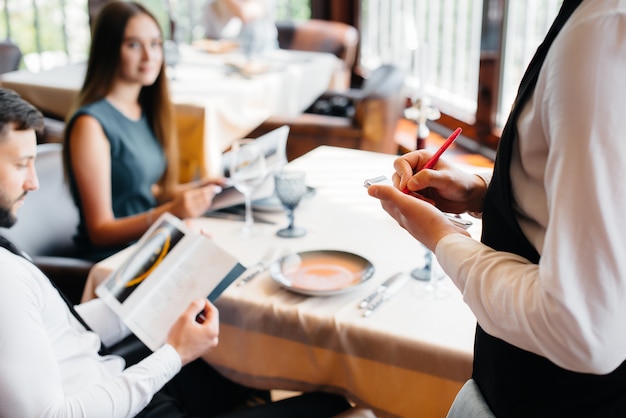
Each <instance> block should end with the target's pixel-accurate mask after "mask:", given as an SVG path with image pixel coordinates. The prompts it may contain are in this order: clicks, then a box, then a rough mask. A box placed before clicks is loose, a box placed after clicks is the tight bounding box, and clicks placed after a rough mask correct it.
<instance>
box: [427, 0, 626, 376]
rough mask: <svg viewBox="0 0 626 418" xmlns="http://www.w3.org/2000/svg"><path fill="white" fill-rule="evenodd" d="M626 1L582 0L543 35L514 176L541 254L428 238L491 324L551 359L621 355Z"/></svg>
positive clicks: (584, 362) (615, 362)
mask: <svg viewBox="0 0 626 418" xmlns="http://www.w3.org/2000/svg"><path fill="white" fill-rule="evenodd" d="M625 69H626V1H624V0H594V1H585V2H583V3H582V4H581V6H579V7H578V9H577V10H576V11H575V12H574V14H573V15H572V17H571V18H570V19H569V21H568V22H567V23H566V25H565V26H564V27H563V29H562V30H561V33H560V34H559V35H558V37H557V38H556V40H555V42H554V44H553V45H552V47H551V49H550V51H549V52H548V55H547V57H546V60H545V62H544V64H543V67H542V70H541V72H540V74H539V79H538V82H537V86H536V89H535V92H534V94H533V96H532V97H531V98H530V99H529V101H528V103H527V104H526V105H525V108H524V109H523V111H522V113H521V115H520V118H519V120H518V124H517V128H518V140H517V141H516V147H514V150H513V156H512V164H511V178H512V186H513V193H514V198H515V202H516V203H517V207H515V208H514V210H515V212H516V214H517V219H518V221H519V223H520V226H521V228H522V230H523V231H524V234H525V235H526V237H528V239H529V241H530V242H531V243H532V244H533V245H534V247H535V248H536V249H537V251H538V252H539V254H541V260H540V262H539V264H538V265H535V264H531V263H530V262H528V260H525V259H524V258H522V257H519V256H517V255H514V254H508V253H503V252H495V251H493V250H491V249H490V248H488V247H486V246H484V245H482V244H480V243H478V242H475V241H472V240H471V239H469V238H466V237H462V236H447V237H446V238H444V239H442V240H441V241H440V242H439V244H438V245H437V248H436V255H437V257H438V259H439V261H440V263H441V265H442V266H443V268H444V269H445V271H446V272H447V273H448V274H449V275H450V277H451V278H452V279H453V280H454V282H455V283H456V285H457V286H458V287H459V289H460V290H461V291H462V292H463V297H464V300H465V301H466V303H467V304H468V305H469V306H470V308H471V309H472V311H473V312H474V314H475V315H476V318H477V320H478V322H479V323H480V325H481V326H482V327H483V329H484V330H485V331H486V332H488V333H489V334H491V335H493V336H495V337H498V338H501V339H503V340H505V341H507V342H509V343H510V344H513V345H515V346H518V347H520V348H522V349H525V350H528V351H531V352H534V353H536V354H539V355H541V356H544V357H546V358H548V359H549V360H551V361H552V362H554V363H556V364H557V365H559V366H561V367H563V368H565V369H569V370H573V371H577V372H586V373H597V374H605V373H608V372H611V371H612V370H614V369H615V368H617V367H618V366H619V365H620V364H621V363H622V362H623V361H624V360H626V332H624V330H625V328H624V324H625V323H626V217H625V214H626V185H625V184H624V180H625V179H626V76H624V74H625Z"/></svg>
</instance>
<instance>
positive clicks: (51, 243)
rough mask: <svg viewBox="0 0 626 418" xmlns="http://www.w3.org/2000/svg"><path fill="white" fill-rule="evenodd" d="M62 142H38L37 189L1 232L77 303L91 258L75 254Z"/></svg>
mask: <svg viewBox="0 0 626 418" xmlns="http://www.w3.org/2000/svg"><path fill="white" fill-rule="evenodd" d="M62 148H63V146H62V144H56V143H54V144H41V145H38V146H37V159H36V160H35V169H36V170H37V176H38V177H39V190H37V191H34V192H32V193H29V194H28V195H27V196H26V203H25V204H24V206H23V207H22V208H21V209H20V211H19V212H18V216H17V219H18V220H17V223H16V224H15V225H14V226H13V227H11V228H8V229H4V228H2V229H0V233H1V234H2V235H3V236H5V237H6V238H7V239H9V240H10V241H12V242H13V243H14V244H15V245H17V247H18V248H19V249H21V250H22V251H24V252H26V253H27V254H28V255H29V256H30V257H31V258H32V259H33V262H34V263H35V265H37V266H38V267H39V268H40V269H41V270H42V271H43V272H44V273H46V275H47V276H48V277H49V278H50V279H51V280H52V281H53V282H54V283H55V284H56V286H57V287H58V288H59V289H60V290H61V291H62V292H63V293H64V294H65V296H66V297H67V298H68V299H69V300H70V301H71V302H73V303H79V302H80V299H81V297H82V293H83V288H84V286H85V281H86V280H87V275H88V274H89V270H90V269H91V267H92V266H93V264H94V263H93V262H92V261H88V260H84V259H81V258H78V257H77V255H76V254H77V252H78V251H77V248H76V247H75V245H74V242H73V238H72V237H73V235H74V233H75V232H76V227H77V225H78V219H79V217H78V209H77V208H76V206H75V205H74V201H73V200H72V197H71V194H70V191H69V188H68V187H67V185H66V183H65V180H64V175H63V161H62Z"/></svg>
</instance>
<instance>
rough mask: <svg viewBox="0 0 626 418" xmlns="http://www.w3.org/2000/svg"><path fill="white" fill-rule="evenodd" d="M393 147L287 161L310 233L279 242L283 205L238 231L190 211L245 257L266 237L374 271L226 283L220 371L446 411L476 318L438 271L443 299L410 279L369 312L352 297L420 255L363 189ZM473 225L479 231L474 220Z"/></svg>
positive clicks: (400, 410)
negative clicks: (309, 190)
mask: <svg viewBox="0 0 626 418" xmlns="http://www.w3.org/2000/svg"><path fill="white" fill-rule="evenodd" d="M393 158H394V157H393V156H390V155H385V154H376V153H370V152H366V151H358V150H350V149H343V148H333V147H320V148H317V149H315V150H314V151H312V152H310V153H308V154H306V155H305V156H303V157H301V158H299V159H297V160H294V161H293V162H291V163H290V165H291V166H293V167H297V168H300V169H302V170H304V171H306V173H307V183H308V184H309V185H310V186H313V187H315V188H316V194H315V196H313V197H312V198H310V199H309V200H306V201H304V202H303V203H302V204H301V206H300V207H299V208H298V209H297V210H296V223H297V224H299V225H300V226H304V227H306V228H307V229H308V233H307V235H306V236H304V237H302V238H296V239H283V238H279V237H277V236H276V235H275V232H276V230H277V229H278V228H279V227H282V226H284V225H285V224H286V219H285V215H284V214H283V213H273V214H268V213H266V214H265V216H266V217H269V218H271V219H273V220H274V221H276V222H277V224H276V225H268V224H257V225H256V227H257V228H258V234H257V235H256V236H254V237H251V238H248V239H244V238H242V237H241V236H240V235H239V234H238V230H239V228H241V226H242V224H241V222H232V221H225V220H218V219H209V218H203V219H196V220H193V224H194V225H195V226H196V227H198V228H203V229H205V230H206V231H208V232H209V233H210V234H211V236H212V237H213V238H214V239H215V241H216V242H217V243H218V244H220V245H221V246H223V247H224V248H225V249H227V250H228V251H230V252H231V253H232V254H235V255H236V256H237V257H238V258H239V259H240V261H241V262H242V263H243V264H244V265H246V266H252V265H253V264H254V263H256V262H257V261H258V260H259V259H260V258H261V256H262V255H263V253H264V252H265V249H266V248H267V247H268V246H276V247H288V248H290V249H292V250H295V251H305V250H319V249H332V250H342V251H347V252H351V253H355V254H358V255H361V256H363V257H365V258H367V259H368V260H369V261H371V262H372V264H373V265H374V268H375V273H374V275H373V277H372V278H371V279H370V280H369V281H367V282H365V283H363V284H362V285H360V286H359V287H357V288H356V289H355V290H353V291H351V292H348V293H344V294H340V295H335V296H329V297H309V296H303V295H300V294H295V293H292V292H290V291H288V290H286V289H284V288H282V287H281V286H280V285H278V284H277V283H276V282H274V281H273V280H272V279H271V278H270V277H269V274H268V273H264V274H262V275H260V276H258V277H257V278H255V279H254V280H252V281H251V282H249V283H248V284H246V285H245V286H236V285H233V286H231V287H229V288H228V289H226V291H225V293H224V294H223V295H222V296H221V297H220V299H218V301H217V306H218V308H219V309H220V319H221V335H220V345H219V347H218V348H217V349H215V350H213V351H212V352H210V353H207V354H206V355H205V356H204V357H205V359H206V360H207V361H209V362H210V363H211V364H213V365H214V366H215V367H217V369H218V370H220V371H221V372H222V373H223V374H225V375H227V376H229V377H230V378H232V379H234V380H237V381H240V382H242V383H244V384H248V385H253V386H257V387H260V388H274V389H275V388H282V389H289V390H313V389H325V390H331V391H336V392H339V393H343V394H345V395H347V396H348V397H349V398H351V399H352V400H354V401H355V402H357V403H358V404H360V405H363V406H366V407H369V408H372V409H374V410H375V411H376V412H377V413H378V414H379V416H381V417H382V416H401V417H414V416H419V417H442V416H445V414H446V412H447V410H448V408H449V406H450V404H451V402H452V400H453V398H454V396H455V395H456V393H457V391H458V390H459V388H460V387H461V386H462V384H463V382H465V380H466V379H467V378H469V376H470V374H471V362H472V347H473V338H474V327H475V319H474V316H473V315H472V313H471V311H470V310H469V308H467V306H466V305H465V304H464V303H463V301H462V299H461V296H460V293H459V292H458V291H457V290H456V289H455V288H454V286H453V285H452V283H451V281H450V280H449V279H448V278H446V279H444V281H443V282H444V284H446V285H447V286H448V287H449V290H450V293H449V295H448V296H447V297H445V298H443V299H436V300H430V299H425V298H420V297H419V296H417V290H418V289H419V288H420V286H421V284H420V283H419V282H417V281H411V282H409V283H408V284H407V285H406V286H404V287H403V288H402V290H401V291H400V293H399V294H397V295H396V296H394V297H393V298H392V299H390V300H389V301H387V302H385V303H384V304H383V305H382V306H381V307H380V308H379V309H378V310H377V311H375V312H374V314H372V315H371V316H370V317H367V318H366V317H363V315H362V311H361V310H360V309H359V308H358V303H359V301H360V300H362V299H363V298H364V297H365V296H366V295H368V294H370V293H371V292H372V291H373V290H374V289H375V288H376V287H377V286H378V285H379V284H380V283H381V282H382V281H384V280H385V279H386V278H387V277H389V276H390V275H392V274H393V273H396V272H399V271H401V272H409V271H410V270H411V269H413V268H415V267H418V266H420V265H421V264H422V262H423V257H424V253H425V249H424V247H423V246H422V245H421V244H419V243H418V242H416V241H415V240H414V239H413V238H412V237H411V236H410V235H409V234H408V233H407V232H406V231H404V230H403V229H401V228H400V227H399V226H398V225H397V224H396V223H395V221H393V220H392V219H391V217H389V215H387V214H386V213H385V212H384V211H383V210H382V208H381V207H380V204H379V202H378V201H377V200H376V199H373V198H371V197H369V196H368V195H367V192H366V190H365V188H364V187H363V186H362V184H363V180H364V179H365V178H370V177H375V176H378V175H380V174H386V175H389V174H390V173H391V172H392V165H391V164H392V161H393ZM470 232H471V233H472V234H473V235H475V236H478V234H479V233H480V224H479V223H478V222H477V223H475V224H474V226H473V227H472V228H471V229H470ZM123 258H124V254H118V255H116V256H113V257H112V258H110V259H107V260H104V261H102V262H101V263H99V264H97V265H96V267H95V268H94V269H93V271H92V272H91V275H90V278H89V286H90V287H88V288H87V290H86V295H85V296H86V298H90V297H92V296H93V295H92V294H91V292H92V291H93V286H94V285H95V284H96V283H98V282H100V281H101V280H102V279H103V278H105V277H106V276H107V274H108V273H109V272H111V271H112V270H113V269H114V268H115V267H116V266H117V265H119V264H120V262H121V260H122V259H123Z"/></svg>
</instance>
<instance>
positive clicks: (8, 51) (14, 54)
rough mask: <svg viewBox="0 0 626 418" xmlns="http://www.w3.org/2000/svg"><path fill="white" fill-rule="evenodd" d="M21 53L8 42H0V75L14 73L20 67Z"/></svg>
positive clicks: (15, 46)
mask: <svg viewBox="0 0 626 418" xmlns="http://www.w3.org/2000/svg"><path fill="white" fill-rule="evenodd" d="M21 59H22V51H21V50H20V48H19V47H18V46H17V45H15V44H14V43H13V42H11V41H10V40H8V39H6V40H4V41H2V42H0V74H4V73H8V72H10V71H15V70H17V69H18V68H19V67H20V61H21Z"/></svg>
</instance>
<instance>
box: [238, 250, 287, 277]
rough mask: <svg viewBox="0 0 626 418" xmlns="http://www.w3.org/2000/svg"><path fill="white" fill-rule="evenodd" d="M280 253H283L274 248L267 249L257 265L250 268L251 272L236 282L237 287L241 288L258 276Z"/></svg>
mask: <svg viewBox="0 0 626 418" xmlns="http://www.w3.org/2000/svg"><path fill="white" fill-rule="evenodd" d="M282 253H284V251H280V252H279V251H278V249H277V248H276V247H269V248H268V249H267V250H266V251H265V254H263V257H261V260H259V262H258V263H256V264H255V265H254V266H252V267H251V268H250V270H251V272H250V273H249V274H248V275H247V276H245V277H243V278H242V279H241V280H239V281H238V282H237V286H243V285H244V284H246V283H248V282H249V281H250V280H252V279H254V278H255V277H256V276H258V275H259V274H261V273H263V272H264V271H265V270H267V269H268V268H269V266H270V264H272V262H273V261H274V256H275V255H276V254H282Z"/></svg>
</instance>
